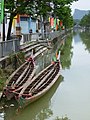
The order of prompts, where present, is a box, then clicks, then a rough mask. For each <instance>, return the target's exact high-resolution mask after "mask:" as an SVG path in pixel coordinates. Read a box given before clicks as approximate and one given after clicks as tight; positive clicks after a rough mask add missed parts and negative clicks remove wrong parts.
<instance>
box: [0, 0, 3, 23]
mask: <svg viewBox="0 0 90 120" xmlns="http://www.w3.org/2000/svg"><path fill="white" fill-rule="evenodd" d="M3 19H4V0H1V1H0V23H1V22H3Z"/></svg>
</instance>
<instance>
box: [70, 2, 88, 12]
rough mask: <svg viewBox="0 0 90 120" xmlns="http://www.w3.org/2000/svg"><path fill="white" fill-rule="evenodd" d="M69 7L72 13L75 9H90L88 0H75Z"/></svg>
mask: <svg viewBox="0 0 90 120" xmlns="http://www.w3.org/2000/svg"><path fill="white" fill-rule="evenodd" d="M71 8H72V14H73V12H74V10H75V9H80V10H90V0H78V1H77V2H73V3H72V6H71Z"/></svg>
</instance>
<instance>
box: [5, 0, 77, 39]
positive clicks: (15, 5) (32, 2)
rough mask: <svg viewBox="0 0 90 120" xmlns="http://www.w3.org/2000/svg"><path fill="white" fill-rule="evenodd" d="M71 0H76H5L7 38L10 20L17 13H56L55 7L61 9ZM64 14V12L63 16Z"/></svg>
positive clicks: (10, 25)
mask: <svg viewBox="0 0 90 120" xmlns="http://www.w3.org/2000/svg"><path fill="white" fill-rule="evenodd" d="M73 1H77V0H5V10H6V12H7V13H9V14H10V22H9V28H8V34H7V39H8V40H9V39H10V33H11V28H12V21H13V18H14V17H15V16H16V15H17V14H28V15H32V16H34V15H35V14H37V15H43V16H46V15H47V14H48V13H50V12H51V11H52V10H53V14H56V13H57V9H62V7H64V6H66V5H70V4H71V3H72V2H73ZM51 3H53V6H54V7H52V6H51V5H50V4H51ZM63 12H64V11H63ZM68 13H69V12H68ZM65 14H66V13H64V14H63V16H64V15H65ZM56 15H57V14H56ZM58 15H59V16H61V15H62V14H61V13H59V11H58ZM69 17H70V16H69Z"/></svg>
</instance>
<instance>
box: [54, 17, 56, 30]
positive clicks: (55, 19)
mask: <svg viewBox="0 0 90 120" xmlns="http://www.w3.org/2000/svg"><path fill="white" fill-rule="evenodd" d="M54 28H55V29H56V18H55V19H54Z"/></svg>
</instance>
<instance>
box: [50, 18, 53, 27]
mask: <svg viewBox="0 0 90 120" xmlns="http://www.w3.org/2000/svg"><path fill="white" fill-rule="evenodd" d="M50 25H51V27H52V28H53V26H54V18H50Z"/></svg>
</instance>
